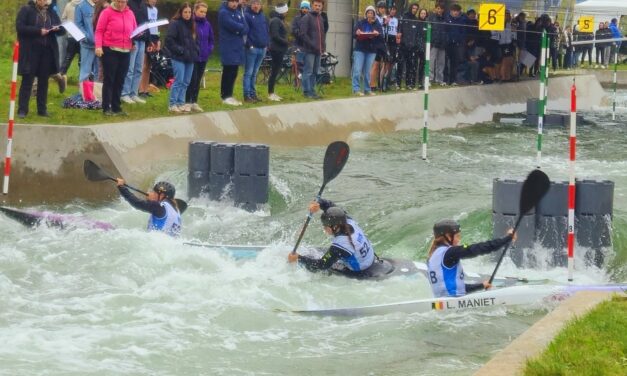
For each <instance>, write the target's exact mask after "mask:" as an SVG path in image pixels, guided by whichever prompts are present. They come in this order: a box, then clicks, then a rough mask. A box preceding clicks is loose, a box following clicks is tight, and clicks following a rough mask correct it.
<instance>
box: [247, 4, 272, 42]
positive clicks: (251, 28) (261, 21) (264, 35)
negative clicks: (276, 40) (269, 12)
mask: <svg viewBox="0 0 627 376" xmlns="http://www.w3.org/2000/svg"><path fill="white" fill-rule="evenodd" d="M244 17H246V23H248V38H246V47H255V48H266V47H268V44H269V42H270V36H269V34H268V21H267V20H266V16H265V15H264V14H263V11H261V10H260V11H259V13H255V12H253V10H252V9H251V8H250V7H248V8H246V11H245V12H244Z"/></svg>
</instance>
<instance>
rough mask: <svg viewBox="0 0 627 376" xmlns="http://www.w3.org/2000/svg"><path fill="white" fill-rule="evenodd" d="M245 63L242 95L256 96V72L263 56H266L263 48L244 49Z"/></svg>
mask: <svg viewBox="0 0 627 376" xmlns="http://www.w3.org/2000/svg"><path fill="white" fill-rule="evenodd" d="M245 52H246V64H245V65H244V97H256V96H257V90H256V89H255V83H256V82H257V73H258V72H259V67H260V66H261V62H262V61H263V58H264V57H265V56H266V49H265V48H256V47H251V48H247V49H246V51H245Z"/></svg>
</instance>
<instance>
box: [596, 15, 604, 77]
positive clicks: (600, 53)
mask: <svg viewBox="0 0 627 376" xmlns="http://www.w3.org/2000/svg"><path fill="white" fill-rule="evenodd" d="M604 29H605V23H603V22H599V28H598V29H597V31H596V32H595V33H594V39H595V47H596V48H595V52H596V53H595V65H594V67H595V68H598V67H599V64H601V68H603V60H604V57H605V56H604V55H605V54H604V52H605V44H604V43H603V42H602V40H603V39H605V31H604Z"/></svg>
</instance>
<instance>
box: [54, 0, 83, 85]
mask: <svg viewBox="0 0 627 376" xmlns="http://www.w3.org/2000/svg"><path fill="white" fill-rule="evenodd" d="M81 1H83V0H71V1H70V2H69V3H67V5H66V6H65V9H63V14H62V15H61V22H68V21H70V22H74V23H76V20H75V11H76V6H77V5H78V4H79V3H80V2H81ZM80 53H81V45H80V44H79V42H77V41H76V40H75V39H74V38H73V37H72V35H71V34H69V33H68V34H67V46H66V49H65V58H64V59H63V63H62V64H61V69H59V74H61V76H62V79H63V81H64V82H65V84H66V85H67V71H68V69H70V65H72V60H74V56H76V55H77V54H78V64H79V66H80V64H81V55H80Z"/></svg>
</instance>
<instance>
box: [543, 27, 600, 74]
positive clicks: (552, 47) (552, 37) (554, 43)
mask: <svg viewBox="0 0 627 376" xmlns="http://www.w3.org/2000/svg"><path fill="white" fill-rule="evenodd" d="M558 25H559V24H558ZM544 29H545V30H546V33H547V36H548V38H549V56H547V58H550V59H551V67H552V68H553V70H557V66H558V65H557V60H558V58H557V49H558V47H559V37H560V33H559V30H558V28H557V26H555V24H554V23H553V21H552V20H551V17H549V16H548V15H546V17H544ZM590 53H592V45H590Z"/></svg>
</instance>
